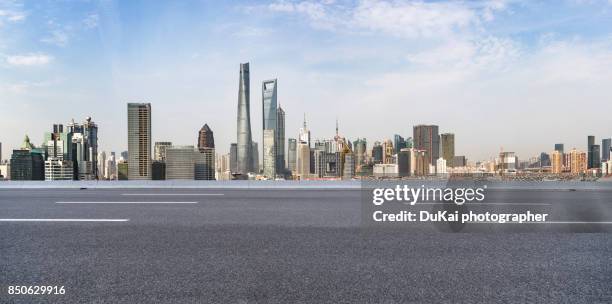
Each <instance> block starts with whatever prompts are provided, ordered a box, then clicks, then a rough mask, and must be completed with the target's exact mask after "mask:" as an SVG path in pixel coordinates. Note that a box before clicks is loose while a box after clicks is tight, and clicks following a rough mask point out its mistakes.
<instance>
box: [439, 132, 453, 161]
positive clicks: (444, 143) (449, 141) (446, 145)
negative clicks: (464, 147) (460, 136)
mask: <svg viewBox="0 0 612 304" xmlns="http://www.w3.org/2000/svg"><path fill="white" fill-rule="evenodd" d="M440 146H441V149H442V158H444V160H445V161H446V166H447V167H452V166H453V158H454V157H455V134H453V133H443V134H441V135H440Z"/></svg>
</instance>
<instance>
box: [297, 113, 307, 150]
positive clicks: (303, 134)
mask: <svg viewBox="0 0 612 304" xmlns="http://www.w3.org/2000/svg"><path fill="white" fill-rule="evenodd" d="M298 143H302V144H305V145H306V146H308V148H310V130H308V126H307V125H306V114H304V124H303V126H302V127H301V128H300V132H299V136H298Z"/></svg>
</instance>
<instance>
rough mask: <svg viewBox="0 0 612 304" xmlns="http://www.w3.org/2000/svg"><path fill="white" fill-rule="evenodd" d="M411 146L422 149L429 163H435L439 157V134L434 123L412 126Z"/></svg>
mask: <svg viewBox="0 0 612 304" xmlns="http://www.w3.org/2000/svg"><path fill="white" fill-rule="evenodd" d="M412 140H413V146H414V148H415V149H417V150H424V151H425V153H426V157H427V159H428V161H429V164H430V165H434V166H435V165H436V160H437V159H438V158H439V157H440V136H439V135H438V126H436V125H417V126H414V128H413V135H412Z"/></svg>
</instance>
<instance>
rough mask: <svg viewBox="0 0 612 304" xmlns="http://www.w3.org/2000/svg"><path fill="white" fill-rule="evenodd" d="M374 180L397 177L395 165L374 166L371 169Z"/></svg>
mask: <svg viewBox="0 0 612 304" xmlns="http://www.w3.org/2000/svg"><path fill="white" fill-rule="evenodd" d="M373 174H374V177H376V178H395V177H398V176H399V173H398V165H397V164H375V165H374V169H373Z"/></svg>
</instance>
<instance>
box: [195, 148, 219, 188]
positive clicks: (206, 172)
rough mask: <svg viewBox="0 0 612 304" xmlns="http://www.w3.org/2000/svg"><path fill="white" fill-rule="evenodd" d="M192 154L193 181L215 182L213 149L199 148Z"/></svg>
mask: <svg viewBox="0 0 612 304" xmlns="http://www.w3.org/2000/svg"><path fill="white" fill-rule="evenodd" d="M194 153H195V156H194V163H195V169H194V171H195V179H196V180H215V149H214V148H200V149H198V151H195V152H194Z"/></svg>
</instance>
